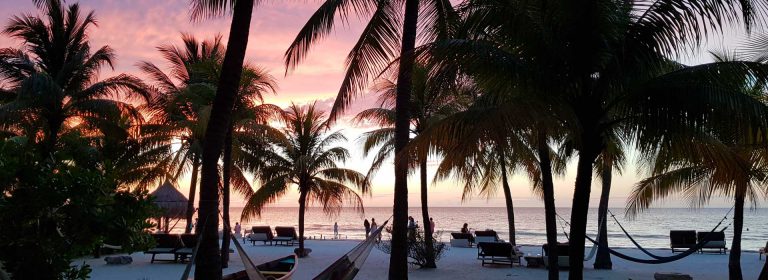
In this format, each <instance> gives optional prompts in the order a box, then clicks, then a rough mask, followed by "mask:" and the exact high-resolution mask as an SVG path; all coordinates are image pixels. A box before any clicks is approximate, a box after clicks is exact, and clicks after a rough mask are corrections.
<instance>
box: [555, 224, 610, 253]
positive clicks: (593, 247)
mask: <svg viewBox="0 0 768 280" xmlns="http://www.w3.org/2000/svg"><path fill="white" fill-rule="evenodd" d="M555 215H557V217H558V218H560V220H561V221H560V228H562V229H563V234H565V238H566V239H568V241H569V242H570V241H571V238H570V237H569V236H568V232H567V231H566V230H565V226H563V222H565V224H566V225H568V226H571V225H570V223H568V222H567V221H566V220H565V218H563V217H562V216H560V214H557V213H555ZM601 226H603V223H601V222H599V221H598V224H597V237H595V238H597V239H600V227H601ZM595 255H597V246H596V245H592V249H589V253H588V254H587V256H586V257H584V261H585V262H588V261H591V260H592V258H594V257H595Z"/></svg>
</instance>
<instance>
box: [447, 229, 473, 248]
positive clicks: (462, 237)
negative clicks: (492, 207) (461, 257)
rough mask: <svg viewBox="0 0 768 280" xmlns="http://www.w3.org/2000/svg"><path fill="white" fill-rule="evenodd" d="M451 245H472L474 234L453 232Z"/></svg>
mask: <svg viewBox="0 0 768 280" xmlns="http://www.w3.org/2000/svg"><path fill="white" fill-rule="evenodd" d="M451 247H472V234H471V233H459V232H451Z"/></svg>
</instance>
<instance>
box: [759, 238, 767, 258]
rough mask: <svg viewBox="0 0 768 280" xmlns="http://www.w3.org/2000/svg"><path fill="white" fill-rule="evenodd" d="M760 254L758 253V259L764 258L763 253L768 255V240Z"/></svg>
mask: <svg viewBox="0 0 768 280" xmlns="http://www.w3.org/2000/svg"><path fill="white" fill-rule="evenodd" d="M759 253H760V255H758V259H760V260H762V259H763V255H768V242H765V247H763V248H760V252H759Z"/></svg>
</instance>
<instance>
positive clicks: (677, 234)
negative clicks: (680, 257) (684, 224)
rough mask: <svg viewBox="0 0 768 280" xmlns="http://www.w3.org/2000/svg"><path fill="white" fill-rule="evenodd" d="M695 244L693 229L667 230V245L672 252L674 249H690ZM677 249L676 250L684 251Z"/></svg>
mask: <svg viewBox="0 0 768 280" xmlns="http://www.w3.org/2000/svg"><path fill="white" fill-rule="evenodd" d="M695 246H696V231H695V230H670V231H669V247H670V248H671V249H672V253H674V252H675V249H685V250H687V249H690V248H693V247H695ZM685 250H678V251H685Z"/></svg>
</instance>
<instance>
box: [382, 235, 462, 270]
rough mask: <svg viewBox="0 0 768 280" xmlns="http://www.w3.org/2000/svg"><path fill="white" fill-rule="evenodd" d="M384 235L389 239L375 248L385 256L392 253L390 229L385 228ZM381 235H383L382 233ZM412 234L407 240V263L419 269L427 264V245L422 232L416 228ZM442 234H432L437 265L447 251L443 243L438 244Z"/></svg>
mask: <svg viewBox="0 0 768 280" xmlns="http://www.w3.org/2000/svg"><path fill="white" fill-rule="evenodd" d="M386 233H387V235H389V239H388V240H386V241H382V242H379V243H378V244H376V248H378V249H379V250H381V251H382V252H384V253H385V254H390V253H392V229H391V228H390V227H387V228H386ZM382 234H384V233H383V232H382ZM412 234H413V236H412V237H411V238H408V259H409V260H410V261H409V262H408V263H410V264H412V265H416V266H418V267H420V268H421V267H424V266H425V265H426V264H427V258H426V256H427V250H426V249H427V243H426V242H425V239H424V230H422V229H421V228H420V227H418V228H416V230H415V231H413V232H412ZM442 234H443V232H442V231H438V232H435V233H433V234H432V240H433V242H432V246H433V247H434V250H435V263H437V262H438V261H439V260H440V258H442V257H443V255H445V252H447V251H448V246H446V245H445V243H443V242H440V237H441V236H442Z"/></svg>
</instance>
